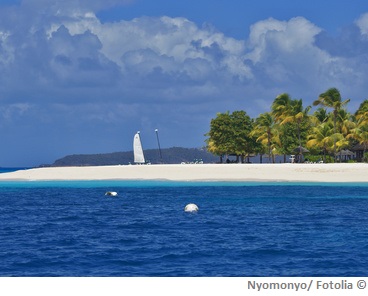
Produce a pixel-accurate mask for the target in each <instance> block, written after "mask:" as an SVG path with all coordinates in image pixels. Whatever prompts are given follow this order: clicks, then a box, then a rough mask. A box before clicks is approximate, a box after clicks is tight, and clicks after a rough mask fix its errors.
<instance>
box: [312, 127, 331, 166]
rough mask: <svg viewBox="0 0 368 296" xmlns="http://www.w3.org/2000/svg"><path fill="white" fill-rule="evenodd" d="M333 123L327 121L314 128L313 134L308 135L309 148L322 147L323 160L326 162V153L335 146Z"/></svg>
mask: <svg viewBox="0 0 368 296" xmlns="http://www.w3.org/2000/svg"><path fill="white" fill-rule="evenodd" d="M333 135H334V131H333V123H332V121H330V120H329V121H326V122H324V123H322V124H320V125H317V126H315V127H313V128H312V130H311V134H310V135H309V136H308V142H307V144H306V145H307V148H309V149H315V148H316V147H317V148H318V149H321V150H322V151H323V161H324V162H326V154H327V152H328V151H330V150H331V149H332V147H333V143H334V140H333Z"/></svg>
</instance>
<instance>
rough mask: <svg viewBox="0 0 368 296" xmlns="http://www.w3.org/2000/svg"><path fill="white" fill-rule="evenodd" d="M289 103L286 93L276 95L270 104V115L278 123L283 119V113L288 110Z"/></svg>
mask: <svg viewBox="0 0 368 296" xmlns="http://www.w3.org/2000/svg"><path fill="white" fill-rule="evenodd" d="M290 104H291V98H290V96H289V95H288V94H287V93H283V94H280V95H278V96H277V97H276V99H275V100H274V101H273V103H272V106H271V109H272V115H273V116H274V117H275V121H276V122H278V123H280V122H281V121H282V120H283V119H284V117H285V114H287V113H288V112H289V109H290Z"/></svg>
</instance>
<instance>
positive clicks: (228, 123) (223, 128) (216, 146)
mask: <svg viewBox="0 0 368 296" xmlns="http://www.w3.org/2000/svg"><path fill="white" fill-rule="evenodd" d="M251 130H252V120H251V118H250V117H249V116H248V115H247V113H246V112H245V111H234V112H233V113H232V114H230V112H226V113H217V116H216V118H214V119H212V120H211V124H210V131H209V132H208V133H207V134H206V136H208V137H209V138H208V139H207V140H206V142H207V149H208V151H210V152H211V153H213V154H215V155H219V156H220V157H222V155H226V157H227V156H228V155H229V154H236V155H237V156H238V157H242V158H243V157H244V156H245V155H247V154H248V153H250V152H251V151H252V149H253V146H254V145H253V144H252V143H253V142H254V139H252V138H251V136H250V135H249V134H250V132H251Z"/></svg>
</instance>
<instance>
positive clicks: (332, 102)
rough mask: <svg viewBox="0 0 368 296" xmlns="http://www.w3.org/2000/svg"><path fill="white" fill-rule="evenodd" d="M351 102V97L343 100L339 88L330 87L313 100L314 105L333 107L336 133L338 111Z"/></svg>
mask: <svg viewBox="0 0 368 296" xmlns="http://www.w3.org/2000/svg"><path fill="white" fill-rule="evenodd" d="M349 102H350V99H347V100H345V101H342V100H341V95H340V92H339V90H338V89H337V88H334V87H333V88H330V89H328V90H327V91H326V92H324V93H322V94H320V95H319V97H318V99H317V100H316V101H314V102H313V105H314V106H319V105H321V106H323V107H326V108H332V109H333V122H334V133H335V134H336V133H337V131H336V127H337V125H336V121H337V115H338V111H339V110H340V109H341V108H342V107H344V106H345V105H346V104H347V103H349ZM335 154H336V139H335V140H334V157H335V161H336V155H335Z"/></svg>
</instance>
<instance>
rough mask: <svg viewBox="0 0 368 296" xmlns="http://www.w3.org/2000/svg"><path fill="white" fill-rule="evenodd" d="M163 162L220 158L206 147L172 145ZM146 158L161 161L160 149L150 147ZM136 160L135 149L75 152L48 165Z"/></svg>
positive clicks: (214, 159)
mask: <svg viewBox="0 0 368 296" xmlns="http://www.w3.org/2000/svg"><path fill="white" fill-rule="evenodd" d="M161 152H162V160H163V163H167V164H174V163H181V162H194V161H195V160H198V159H201V160H203V162H204V163H215V162H218V161H219V158H218V157H217V156H215V155H213V154H211V153H209V152H208V151H206V150H205V149H198V148H180V147H172V148H167V149H161ZM144 154H145V158H146V160H147V161H150V162H151V163H152V164H155V163H160V162H161V161H160V155H159V152H158V149H148V150H145V151H144ZM133 162H134V155H133V151H128V152H114V153H104V154H75V155H68V156H65V157H63V158H60V159H58V160H56V161H55V162H54V163H53V164H51V165H48V166H53V167H59V166H99V165H118V164H122V165H124V164H129V163H133Z"/></svg>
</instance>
